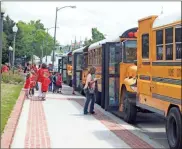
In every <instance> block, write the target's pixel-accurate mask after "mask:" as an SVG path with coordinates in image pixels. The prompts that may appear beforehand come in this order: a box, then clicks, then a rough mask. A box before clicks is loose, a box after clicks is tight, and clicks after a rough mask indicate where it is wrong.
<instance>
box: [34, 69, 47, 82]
mask: <svg viewBox="0 0 182 149" xmlns="http://www.w3.org/2000/svg"><path fill="white" fill-rule="evenodd" d="M49 76H50V73H49V70H48V69H42V68H40V69H39V70H38V79H37V81H38V82H41V83H42V81H43V79H44V77H46V78H48V77H49Z"/></svg>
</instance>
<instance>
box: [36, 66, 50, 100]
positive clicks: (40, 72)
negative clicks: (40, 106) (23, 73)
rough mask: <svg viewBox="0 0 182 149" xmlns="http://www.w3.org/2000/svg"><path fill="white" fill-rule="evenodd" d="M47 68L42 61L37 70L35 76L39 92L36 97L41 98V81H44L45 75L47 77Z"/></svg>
mask: <svg viewBox="0 0 182 149" xmlns="http://www.w3.org/2000/svg"><path fill="white" fill-rule="evenodd" d="M49 76H50V74H49V70H48V69H47V65H46V64H45V63H43V64H42V65H41V68H40V69H39V70H38V76H37V82H38V87H39V91H38V92H39V94H38V97H39V98H41V99H42V82H43V81H44V80H43V79H44V78H45V77H46V78H47V77H49Z"/></svg>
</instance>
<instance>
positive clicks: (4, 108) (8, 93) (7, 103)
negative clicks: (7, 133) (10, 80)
mask: <svg viewBox="0 0 182 149" xmlns="http://www.w3.org/2000/svg"><path fill="white" fill-rule="evenodd" d="M21 89H22V85H14V84H2V91H1V92H2V94H1V95H2V98H1V135H2V133H3V130H4V128H5V125H6V123H7V121H8V118H9V116H10V114H11V111H12V110H13V107H14V105H15V103H16V101H17V99H18V96H19V94H20V91H21Z"/></svg>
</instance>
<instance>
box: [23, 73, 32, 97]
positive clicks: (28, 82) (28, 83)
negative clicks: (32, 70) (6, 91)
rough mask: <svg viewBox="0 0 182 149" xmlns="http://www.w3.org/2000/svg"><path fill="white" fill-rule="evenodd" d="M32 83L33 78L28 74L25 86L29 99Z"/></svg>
mask: <svg viewBox="0 0 182 149" xmlns="http://www.w3.org/2000/svg"><path fill="white" fill-rule="evenodd" d="M30 82H31V78H30V74H29V73H28V74H27V76H26V81H25V84H24V89H25V94H26V97H27V98H29V96H28V95H29V89H30Z"/></svg>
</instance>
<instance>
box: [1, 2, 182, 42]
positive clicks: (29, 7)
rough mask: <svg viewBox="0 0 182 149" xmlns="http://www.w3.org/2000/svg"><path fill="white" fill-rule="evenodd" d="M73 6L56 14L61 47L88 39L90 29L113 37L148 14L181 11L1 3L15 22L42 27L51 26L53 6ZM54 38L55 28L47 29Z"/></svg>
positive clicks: (170, 6)
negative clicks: (95, 28)
mask: <svg viewBox="0 0 182 149" xmlns="http://www.w3.org/2000/svg"><path fill="white" fill-rule="evenodd" d="M70 5H71V6H76V7H77V8H76V9H72V8H65V9H61V10H60V11H58V19H57V26H58V27H59V28H58V29H57V36H56V39H57V41H59V43H60V44H61V45H66V44H71V40H72V42H74V40H75V37H76V40H77V41H79V40H80V39H81V40H84V39H85V38H86V37H87V38H88V39H89V38H91V28H93V27H97V29H98V30H99V31H100V32H102V33H103V34H104V35H105V36H106V37H116V36H118V35H121V34H122V32H124V30H127V29H129V28H132V27H137V23H138V22H137V21H138V20H139V19H141V18H144V17H147V16H150V15H160V14H161V11H162V8H163V13H167V14H169V13H173V12H177V11H178V12H179V11H180V12H181V2H164V1H161V2H158V1H153V2H134V1H128V2H124V1H123V2H121V1H120V2H119V1H118V2H117V1H115V2H109V1H105V2H104V1H102V2H95V1H93V2H83V1H78V2H77V1H73V2H65V1H61V2H58V1H53V2H50V1H46V2H43V1H42V2H41V1H39V2H35V1H32V2H31V1H27V2H23V1H19V2H18V1H16V2H12V1H11V2H10V1H9V2H8V1H7V2H4V7H5V9H6V14H8V15H9V16H10V17H11V19H13V20H14V21H15V22H18V21H19V20H22V21H24V22H29V21H30V20H38V19H40V20H41V22H42V23H43V24H44V26H45V28H50V27H54V23H55V13H56V7H63V6H70ZM49 33H50V34H51V35H52V36H54V29H51V30H49Z"/></svg>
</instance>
